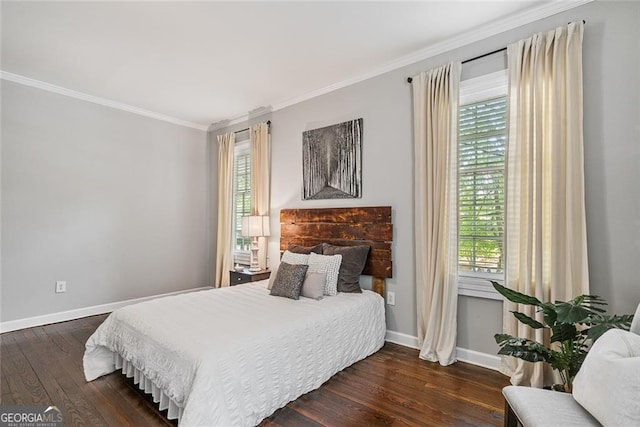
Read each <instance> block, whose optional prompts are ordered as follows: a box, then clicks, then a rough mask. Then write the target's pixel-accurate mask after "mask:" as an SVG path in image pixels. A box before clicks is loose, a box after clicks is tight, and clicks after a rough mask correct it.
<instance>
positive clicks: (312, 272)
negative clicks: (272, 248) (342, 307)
mask: <svg viewBox="0 0 640 427" xmlns="http://www.w3.org/2000/svg"><path fill="white" fill-rule="evenodd" d="M341 261H342V256H341V255H333V256H325V255H318V254H317V253H315V252H310V253H308V254H306V253H294V252H290V251H288V250H286V251H285V252H284V254H283V255H282V259H281V262H280V266H282V265H283V264H289V265H304V266H306V267H307V272H306V275H305V277H304V280H303V283H302V287H301V291H300V292H301V293H300V294H301V295H302V296H303V297H307V298H313V299H322V297H323V296H325V295H327V296H332V295H336V294H337V293H338V273H339V271H340V263H341ZM279 270H280V267H279V268H278V272H279ZM271 278H272V279H270V280H269V286H268V288H269V289H273V287H274V286H275V284H276V281H277V280H278V279H279V277H278V273H276V274H275V275H273V274H272V275H271Z"/></svg>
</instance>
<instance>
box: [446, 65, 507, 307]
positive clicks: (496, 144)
mask: <svg viewBox="0 0 640 427" xmlns="http://www.w3.org/2000/svg"><path fill="white" fill-rule="evenodd" d="M465 83H466V84H465ZM505 93H506V74H505V73H504V72H501V73H494V74H490V75H488V76H483V77H480V78H477V79H473V80H468V81H467V82H463V84H461V97H460V109H459V116H458V144H459V146H458V276H459V283H458V288H459V292H460V294H462V295H471V296H480V297H486V298H496V299H499V298H500V297H499V294H497V292H495V290H494V289H493V288H492V287H491V284H490V283H489V280H501V279H503V278H504V258H503V240H504V227H505V218H504V190H505V153H506V141H507V98H506V94H505Z"/></svg>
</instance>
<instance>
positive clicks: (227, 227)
mask: <svg viewBox="0 0 640 427" xmlns="http://www.w3.org/2000/svg"><path fill="white" fill-rule="evenodd" d="M235 141H236V135H235V134H234V133H233V132H230V133H226V134H224V135H218V239H217V243H216V282H215V286H216V287H217V288H219V287H222V286H229V270H231V267H232V266H233V254H232V251H231V242H232V235H231V234H232V233H233V158H234V156H233V153H234V144H235Z"/></svg>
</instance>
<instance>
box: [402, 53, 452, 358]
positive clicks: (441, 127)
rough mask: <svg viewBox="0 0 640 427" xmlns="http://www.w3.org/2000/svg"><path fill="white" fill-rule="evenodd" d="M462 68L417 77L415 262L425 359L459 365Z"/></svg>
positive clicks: (419, 320) (419, 332) (420, 333)
mask: <svg viewBox="0 0 640 427" xmlns="http://www.w3.org/2000/svg"><path fill="white" fill-rule="evenodd" d="M460 70H461V64H460V63H459V62H457V63H451V64H449V65H446V66H444V67H440V68H436V69H433V70H430V71H426V72H423V73H421V74H419V75H417V76H415V77H413V84H412V87H413V115H414V121H413V123H414V125H413V126H414V162H415V163H414V166H415V167H414V174H415V187H414V191H415V196H414V203H415V207H414V209H415V213H414V221H415V254H416V255H415V256H416V259H415V263H416V302H417V320H418V343H419V345H420V347H421V350H420V358H422V359H426V360H430V361H433V362H440V364H441V365H449V364H451V363H454V362H455V361H456V327H457V325H456V324H457V322H456V311H457V304H458V283H457V281H458V257H457V251H458V244H457V235H458V230H457V228H458V221H457V175H458V157H457V153H458V90H459V85H460Z"/></svg>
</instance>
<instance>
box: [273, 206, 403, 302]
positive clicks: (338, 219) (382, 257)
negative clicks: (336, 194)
mask: <svg viewBox="0 0 640 427" xmlns="http://www.w3.org/2000/svg"><path fill="white" fill-rule="evenodd" d="M392 241H393V224H392V222H391V206H377V207H357V208H328V209H282V210H281V211H280V251H284V250H286V249H287V247H288V246H289V244H294V245H302V246H315V245H317V244H319V243H330V244H332V245H337V246H356V245H369V246H370V247H371V250H370V251H369V256H368V257H367V263H366V264H365V267H364V271H363V272H362V274H366V275H370V276H373V290H374V291H375V292H377V293H379V294H380V295H382V297H383V298H384V296H385V295H384V294H385V279H386V278H389V277H392V276H391V275H392V268H391V243H392Z"/></svg>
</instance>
